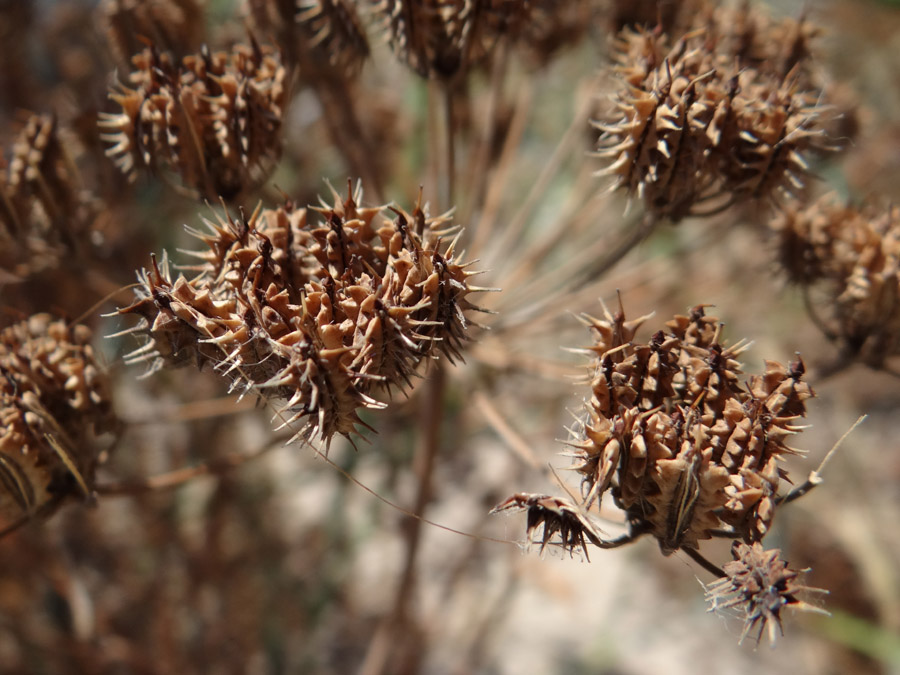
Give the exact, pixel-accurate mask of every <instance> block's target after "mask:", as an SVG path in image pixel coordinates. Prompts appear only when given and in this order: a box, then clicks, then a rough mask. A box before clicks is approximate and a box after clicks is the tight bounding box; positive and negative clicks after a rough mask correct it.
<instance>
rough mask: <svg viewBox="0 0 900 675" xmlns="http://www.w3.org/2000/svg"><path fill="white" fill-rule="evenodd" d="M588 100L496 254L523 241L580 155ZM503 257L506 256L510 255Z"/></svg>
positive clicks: (500, 240)
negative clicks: (539, 210) (559, 180)
mask: <svg viewBox="0 0 900 675" xmlns="http://www.w3.org/2000/svg"><path fill="white" fill-rule="evenodd" d="M586 99H587V100H585V101H584V102H583V103H582V105H580V106H578V108H577V110H576V111H575V114H574V115H573V116H572V122H571V123H570V124H569V128H568V129H566V131H565V133H564V134H563V135H562V138H560V141H559V143H558V144H557V146H556V148H555V149H554V151H553V154H552V155H551V156H550V158H549V159H548V160H547V162H546V163H545V164H544V167H543V169H542V170H541V173H540V175H539V176H538V178H537V180H536V181H535V183H534V185H533V186H531V189H530V190H529V192H528V197H527V198H526V199H525V201H524V202H523V204H522V206H521V207H520V208H519V210H518V211H517V212H516V214H515V215H514V216H513V217H512V219H511V220H510V221H509V223H507V225H506V226H505V227H504V229H503V234H502V235H500V236H499V237H498V238H497V241H496V244H495V247H494V249H493V250H494V251H497V252H508V251H509V249H510V247H512V246H513V245H514V244H515V242H517V241H519V240H520V239H521V237H522V231H523V229H524V228H525V225H526V224H527V222H528V218H529V217H530V216H531V215H532V214H533V213H534V212H535V210H536V207H537V205H538V204H540V202H541V200H542V199H543V198H544V195H545V193H546V192H547V189H548V188H549V187H550V184H551V183H552V181H553V179H554V178H555V177H556V175H557V174H558V173H559V170H560V168H561V167H562V166H563V164H564V163H565V162H566V161H568V160H569V159H570V158H571V157H572V156H573V155H575V154H577V150H576V149H577V147H578V146H579V145H580V144H581V142H582V140H583V139H582V136H583V132H584V120H585V119H586V118H587V117H588V114H589V110H590V108H589V106H588V104H589V103H590V99H589V98H587V97H586ZM501 254H503V255H506V254H507V253H501Z"/></svg>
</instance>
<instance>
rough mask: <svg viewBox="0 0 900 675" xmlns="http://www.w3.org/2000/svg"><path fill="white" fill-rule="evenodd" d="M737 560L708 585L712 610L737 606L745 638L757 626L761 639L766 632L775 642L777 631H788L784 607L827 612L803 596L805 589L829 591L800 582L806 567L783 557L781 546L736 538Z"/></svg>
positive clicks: (809, 590) (735, 551)
mask: <svg viewBox="0 0 900 675" xmlns="http://www.w3.org/2000/svg"><path fill="white" fill-rule="evenodd" d="M731 555H732V556H733V557H734V560H733V561H731V562H729V563H726V564H725V565H724V566H723V567H722V569H723V570H724V572H725V575H726V576H725V577H723V578H721V579H719V580H718V581H715V582H713V583H712V584H710V585H709V586H707V588H706V598H707V600H708V601H709V603H710V611H715V612H723V613H724V612H727V611H729V610H735V611H737V612H738V613H739V615H740V617H741V619H742V620H743V622H744V630H743V632H742V633H741V641H742V642H743V640H744V638H746V637H747V636H748V635H749V634H750V633H751V632H752V631H753V630H756V631H757V633H756V641H757V642H759V641H760V639H761V638H762V635H763V633H764V632H766V633H767V634H768V637H769V642H770V643H772V644H774V643H775V638H776V637H777V634H776V632H775V630H776V627H777V629H778V631H779V632H781V633H782V634H783V633H784V628H783V627H782V625H781V610H782V609H784V608H785V607H787V608H790V609H795V610H802V611H808V612H817V613H821V614H827V612H825V611H824V610H822V609H820V608H819V607H816V606H814V605H810V604H809V603H807V602H804V601H803V600H801V599H800V597H799V596H800V595H801V594H804V593H827V592H828V591H825V590H823V589H821V588H812V587H810V586H804V585H802V584H800V583H799V581H798V577H799V576H800V575H801V574H802V573H803V572H804V571H805V570H795V569H791V568H790V567H788V564H787V563H786V562H785V561H784V560H782V559H781V551H779V550H778V549H772V550H765V549H764V548H763V546H762V544H759V543H755V544H752V545H747V544H744V543H742V542H735V543H734V545H733V546H732V549H731Z"/></svg>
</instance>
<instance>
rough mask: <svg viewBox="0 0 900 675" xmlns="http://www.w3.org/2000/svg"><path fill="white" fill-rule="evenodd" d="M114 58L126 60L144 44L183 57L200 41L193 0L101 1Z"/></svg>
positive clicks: (200, 22)
mask: <svg viewBox="0 0 900 675" xmlns="http://www.w3.org/2000/svg"><path fill="white" fill-rule="evenodd" d="M99 12H100V15H101V17H102V19H103V21H104V23H105V24H106V30H107V34H108V38H109V42H110V45H111V47H112V49H113V51H114V53H115V55H116V58H117V59H118V60H119V61H120V62H122V63H127V62H128V61H129V59H131V57H132V56H134V55H135V54H138V53H140V52H142V51H144V49H145V48H146V46H147V43H148V42H149V43H150V44H152V45H154V46H155V47H156V48H157V49H159V50H161V51H167V52H171V53H173V54H176V55H178V56H185V55H187V54H190V53H191V52H194V51H197V49H199V47H200V45H201V44H202V43H203V40H204V33H205V30H204V17H203V8H202V6H201V4H200V3H199V2H198V1H197V0H103V2H102V3H101V5H100V8H99Z"/></svg>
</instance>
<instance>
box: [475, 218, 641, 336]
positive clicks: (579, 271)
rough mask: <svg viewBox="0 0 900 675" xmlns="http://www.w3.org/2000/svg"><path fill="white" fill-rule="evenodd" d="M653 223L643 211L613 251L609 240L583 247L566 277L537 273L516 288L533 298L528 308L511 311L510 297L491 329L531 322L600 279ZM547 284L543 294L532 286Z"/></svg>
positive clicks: (555, 272) (629, 225)
mask: <svg viewBox="0 0 900 675" xmlns="http://www.w3.org/2000/svg"><path fill="white" fill-rule="evenodd" d="M656 223H657V220H656V217H655V216H654V214H652V213H651V212H649V211H648V212H645V213H643V214H641V215H640V216H638V217H637V218H636V219H635V220H634V221H632V222H631V223H629V224H627V225H626V226H625V227H624V228H622V229H623V230H624V233H623V235H622V238H621V240H620V242H619V244H618V245H617V246H615V248H613V249H612V250H609V245H608V243H607V242H606V241H604V240H602V239H601V240H600V241H598V242H597V243H596V244H595V245H594V246H591V247H588V248H586V249H584V250H583V251H582V252H581V254H580V255H578V256H575V257H574V258H573V259H572V260H571V269H573V270H575V271H574V272H573V273H572V274H571V275H570V276H569V278H568V279H559V278H558V277H559V270H557V269H552V270H549V271H548V272H546V273H545V274H543V275H541V276H537V277H536V278H535V280H534V282H533V283H531V284H528V285H527V286H524V287H522V288H520V289H517V290H518V291H519V292H518V293H517V294H516V295H517V296H518V297H521V298H523V299H532V301H531V302H529V303H528V305H527V307H525V308H524V309H522V310H520V311H518V312H512V311H510V308H512V307H514V306H515V297H513V298H510V301H509V304H508V306H507V311H506V312H505V313H504V318H502V319H500V320H499V321H498V322H497V323H495V324H492V328H493V329H495V330H501V329H504V330H505V329H508V328H510V327H511V326H516V325H519V324H522V323H526V322H529V321H531V320H532V319H533V318H534V317H535V316H536V315H537V314H538V313H539V312H542V311H544V310H545V309H547V308H548V307H556V306H558V305H559V302H560V300H561V299H563V298H565V297H566V296H568V295H570V294H572V293H574V292H577V291H579V290H581V289H582V288H584V287H585V286H586V285H587V284H589V283H590V282H591V281H594V280H596V279H598V278H600V277H601V276H603V275H604V274H605V273H606V272H608V271H609V270H611V269H612V268H613V267H615V265H616V264H618V262H619V261H620V260H622V258H624V257H625V256H626V255H627V254H628V253H630V252H631V250H632V249H633V248H635V247H636V246H637V245H638V244H640V243H641V242H642V241H644V240H645V239H646V238H647V237H648V236H649V235H650V233H651V232H652V231H653V229H654V228H655V227H656ZM548 287H549V288H554V291H553V292H552V293H546V292H545V293H543V294H536V293H535V292H534V289H540V288H548ZM536 295H537V296H538V297H539V298H540V299H539V300H538V301H534V300H533V298H534V297H535V296H536Z"/></svg>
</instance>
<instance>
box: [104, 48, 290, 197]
mask: <svg viewBox="0 0 900 675" xmlns="http://www.w3.org/2000/svg"><path fill="white" fill-rule="evenodd" d="M132 62H133V64H134V66H135V70H134V72H132V73H131V76H130V82H131V84H132V85H134V88H130V87H128V86H125V85H120V86H119V88H118V91H116V92H113V93H111V94H110V98H111V99H112V100H113V101H115V102H116V103H117V104H118V105H120V106H121V107H122V112H121V113H117V114H102V116H101V120H100V128H101V130H102V131H103V132H104V134H103V138H104V140H106V141H107V142H108V143H110V144H111V147H110V148H109V149H108V150H107V154H108V155H109V156H111V157H113V158H115V161H116V164H117V165H118V167H119V168H120V169H121V170H122V172H124V173H125V174H126V175H128V176H129V178H132V179H133V178H134V177H135V176H136V175H137V171H138V169H140V168H146V169H149V170H152V171H157V170H161V169H164V170H167V171H169V172H171V173H173V174H175V175H177V176H178V177H179V178H180V180H181V182H182V183H183V185H184V186H185V187H187V188H188V189H190V190H192V191H194V192H196V193H197V194H199V195H200V196H203V197H206V198H210V199H217V198H219V197H222V198H224V199H227V200H232V199H234V200H237V199H239V198H240V197H241V196H242V195H243V194H245V193H246V192H248V191H249V190H252V189H253V188H255V187H256V186H258V185H259V184H260V183H261V182H262V181H263V180H265V178H266V177H267V176H268V174H269V173H270V172H271V170H272V169H273V168H274V165H275V162H276V160H277V159H278V156H279V154H280V152H281V124H282V119H283V116H284V108H285V104H286V101H287V91H286V87H287V82H286V76H285V69H284V67H283V66H282V65H281V61H280V58H279V56H278V54H277V53H275V52H274V51H273V50H272V49H270V48H268V47H260V46H259V45H258V44H256V43H255V42H252V43H251V44H250V45H249V46H248V45H236V46H235V47H234V48H233V49H232V51H231V52H230V53H225V52H217V53H211V52H209V51H208V50H207V49H205V48H204V49H203V50H202V51H201V53H200V54H196V55H191V56H186V57H185V58H184V59H183V60H182V62H181V63H180V64H177V63H175V61H174V60H173V59H172V57H171V56H170V55H169V54H167V53H159V52H158V51H156V50H155V49H146V50H144V51H143V52H142V53H140V54H138V55H136V56H135V57H134V58H133V59H132Z"/></svg>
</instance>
